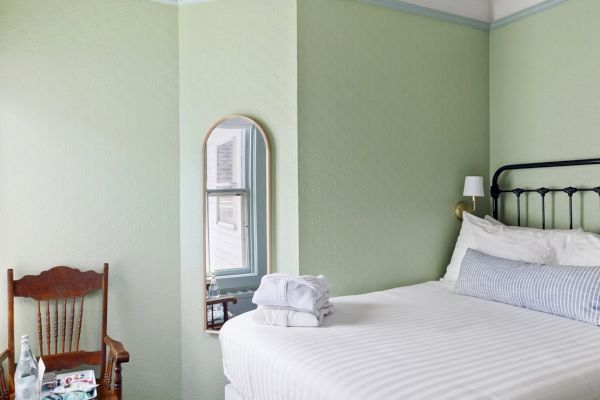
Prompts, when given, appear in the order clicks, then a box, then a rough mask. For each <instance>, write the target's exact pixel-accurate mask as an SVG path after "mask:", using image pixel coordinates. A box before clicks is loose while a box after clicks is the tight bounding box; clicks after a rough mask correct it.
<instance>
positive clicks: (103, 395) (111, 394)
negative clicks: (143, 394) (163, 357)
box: [10, 390, 119, 400]
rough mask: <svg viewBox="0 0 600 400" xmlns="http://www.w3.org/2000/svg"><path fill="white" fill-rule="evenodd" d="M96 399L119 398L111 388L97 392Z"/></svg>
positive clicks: (11, 399)
mask: <svg viewBox="0 0 600 400" xmlns="http://www.w3.org/2000/svg"><path fill="white" fill-rule="evenodd" d="M96 399H97V400H118V399H119V398H118V397H117V395H116V394H115V392H113V391H112V390H102V391H100V392H99V393H98V397H96ZM10 400H15V395H14V394H11V395H10Z"/></svg>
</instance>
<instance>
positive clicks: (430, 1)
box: [358, 0, 569, 30]
mask: <svg viewBox="0 0 600 400" xmlns="http://www.w3.org/2000/svg"><path fill="white" fill-rule="evenodd" d="M358 1H359V2H361V3H368V4H373V5H377V6H382V7H386V8H391V9H395V10H399V11H403V12H406V13H409V14H415V15H420V16H424V17H431V18H436V19H441V20H444V21H449V22H455V23H459V24H461V25H466V26H469V27H471V28H476V29H481V30H492V29H495V28H499V27H501V26H504V25H507V24H510V23H511V22H514V21H518V20H520V19H523V18H526V17H529V16H531V15H534V14H537V13H539V12H541V11H544V10H546V9H548V8H552V7H554V6H557V5H559V4H561V3H564V2H566V1H569V0H528V1H526V0H514V1H513V2H512V3H510V4H509V3H508V0H489V1H488V0H481V1H480V2H479V4H481V6H480V7H479V9H477V10H474V9H473V7H472V6H473V4H474V3H472V0H453V1H454V3H452V8H451V9H450V7H449V6H448V4H450V3H448V2H447V0H406V1H403V0H358ZM500 2H505V3H500ZM416 3H419V4H416ZM425 4H426V5H427V6H425ZM532 4H533V5H532ZM500 6H501V7H500ZM524 6H525V7H526V8H524ZM450 10H452V12H449V11H450ZM486 10H487V11H486ZM474 15H478V16H479V17H478V18H473V16H474ZM484 15H487V18H484V17H483V16H484ZM494 15H501V16H502V17H501V18H499V19H496V20H494Z"/></svg>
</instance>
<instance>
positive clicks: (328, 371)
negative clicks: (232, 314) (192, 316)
mask: <svg viewBox="0 0 600 400" xmlns="http://www.w3.org/2000/svg"><path fill="white" fill-rule="evenodd" d="M332 303H334V305H335V307H336V313H335V314H334V315H332V316H331V317H330V318H327V319H325V322H324V324H323V326H322V327H320V328H284V327H276V326H265V325H259V324H256V323H255V322H254V321H253V319H252V312H249V313H246V314H243V315H240V316H238V317H236V318H233V319H232V320H230V321H229V322H227V323H226V324H225V326H224V327H223V329H222V330H221V333H220V341H221V347H222V351H223V365H224V370H225V375H226V376H227V378H228V379H229V380H230V381H231V383H232V384H233V385H234V386H235V389H236V390H237V392H239V394H240V395H241V396H242V397H243V398H244V399H245V400H259V399H260V400H268V399H273V400H301V399H302V400H319V399H323V400H325V399H327V400H354V399H356V400H358V399H360V400H364V399H403V400H404V399H411V400H412V399H415V400H416V399H447V400H450V399H453V400H467V399H523V400H525V399H527V400H536V399H548V400H553V399H556V400H559V399H560V400H566V399H577V400H586V399H600V328H599V327H596V326H593V325H589V324H586V323H583V322H578V321H574V320H570V319H566V318H562V317H557V316H554V315H549V314H544V313H540V312H536V311H531V310H527V309H523V308H519V307H515V306H511V305H506V304H501V303H495V302H491V301H487V300H481V299H477V298H472V297H466V296H459V295H456V294H454V293H453V288H452V284H451V283H445V282H427V283H424V284H419V285H414V286H408V287H403V288H397V289H392V290H387V291H382V292H374V293H369V294H364V295H358V296H345V297H337V298H334V299H332Z"/></svg>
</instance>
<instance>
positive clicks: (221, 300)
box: [206, 296, 237, 305]
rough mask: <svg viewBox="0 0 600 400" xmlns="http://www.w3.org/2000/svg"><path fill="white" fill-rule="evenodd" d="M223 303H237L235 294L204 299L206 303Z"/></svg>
mask: <svg viewBox="0 0 600 400" xmlns="http://www.w3.org/2000/svg"><path fill="white" fill-rule="evenodd" d="M224 303H233V304H237V298H236V297H235V296H219V297H215V298H214V299H208V300H206V304H207V305H211V304H224Z"/></svg>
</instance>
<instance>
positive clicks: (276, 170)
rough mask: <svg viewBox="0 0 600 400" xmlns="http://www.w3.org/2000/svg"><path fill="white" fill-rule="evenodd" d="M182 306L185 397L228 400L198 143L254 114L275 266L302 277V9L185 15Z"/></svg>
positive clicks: (213, 9) (271, 5) (267, 4)
mask: <svg viewBox="0 0 600 400" xmlns="http://www.w3.org/2000/svg"><path fill="white" fill-rule="evenodd" d="M179 17H180V28H179V32H180V47H179V51H180V53H179V54H180V104H181V109H180V110H181V114H180V115H181V120H180V121H181V122H180V124H181V139H180V140H181V144H180V154H181V261H182V263H181V264H182V265H181V268H182V269H181V296H182V297H181V299H182V334H183V336H182V340H183V342H182V362H183V364H182V365H183V393H184V398H185V399H197V398H198V396H197V393H198V392H199V391H201V392H202V399H203V400H204V399H206V400H210V399H221V398H223V387H224V378H223V368H222V365H221V352H220V350H219V344H218V338H217V337H216V336H211V335H208V334H205V333H203V322H202V315H203V314H202V308H201V304H202V292H201V290H200V285H201V282H202V279H203V265H202V257H203V256H202V215H201V214H202V213H201V210H202V195H201V178H202V169H201V166H202V158H201V152H202V141H203V139H204V137H205V135H206V133H207V130H208V128H209V127H210V126H211V125H212V123H213V122H215V121H216V120H217V119H219V118H221V117H223V116H226V115H230V114H245V115H248V116H250V117H255V118H256V119H257V120H258V122H259V123H261V124H262V125H263V127H264V128H265V129H266V131H267V134H268V135H269V136H270V139H271V146H272V157H273V171H272V172H273V187H274V191H273V193H272V196H273V206H274V208H273V256H274V257H273V267H274V268H275V269H276V270H277V271H283V272H289V273H295V274H297V273H298V172H297V168H298V163H297V119H296V117H297V111H296V99H297V96H296V83H297V80H296V2H295V1H293V0H253V1H248V0H227V1H219V2H209V3H205V4H198V5H192V6H185V7H181V8H180V14H179Z"/></svg>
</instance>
